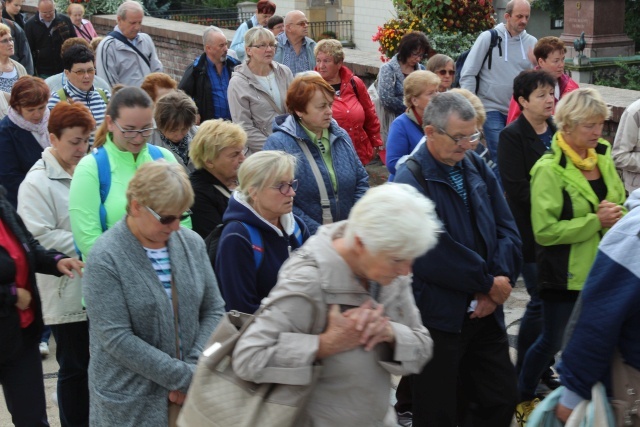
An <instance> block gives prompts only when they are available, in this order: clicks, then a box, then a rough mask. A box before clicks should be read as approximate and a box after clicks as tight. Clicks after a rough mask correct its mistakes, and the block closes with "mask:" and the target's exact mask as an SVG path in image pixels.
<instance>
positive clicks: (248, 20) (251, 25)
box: [245, 18, 253, 30]
mask: <svg viewBox="0 0 640 427" xmlns="http://www.w3.org/2000/svg"><path fill="white" fill-rule="evenodd" d="M245 22H246V23H247V30H250V29H252V28H253V21H252V20H251V18H249V19H247V20H246V21H245Z"/></svg>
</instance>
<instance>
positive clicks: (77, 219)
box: [69, 134, 191, 259]
mask: <svg viewBox="0 0 640 427" xmlns="http://www.w3.org/2000/svg"><path fill="white" fill-rule="evenodd" d="M104 148H105V149H106V150H107V154H108V155H109V164H110V166H111V188H110V190H109V195H108V196H107V200H105V203H104V206H105V209H106V210H107V228H111V227H112V226H113V225H114V224H115V223H116V222H118V221H119V220H120V219H121V218H122V217H123V216H124V215H125V213H126V207H127V197H126V192H127V187H128V185H129V181H131V178H133V175H134V174H135V173H136V170H137V169H138V167H139V166H140V165H142V164H143V163H146V162H150V161H152V160H153V159H152V158H151V155H150V154H149V150H148V149H147V147H146V146H145V147H144V148H143V149H142V151H140V153H139V154H138V157H137V158H136V159H135V160H134V158H133V154H132V153H131V152H129V151H120V150H119V149H118V147H117V146H116V145H115V144H114V143H113V142H112V141H111V135H110V134H109V135H108V136H107V142H105V144H104ZM158 148H160V150H161V151H162V155H163V156H164V158H165V160H166V161H168V162H171V163H175V162H176V158H175V157H174V156H173V154H172V153H171V151H169V150H167V149H165V148H161V147H158ZM99 210H100V182H99V180H98V166H97V164H96V160H95V158H94V156H92V155H91V154H89V155H87V156H85V158H83V159H82V160H81V161H80V163H78V166H76V169H75V171H74V173H73V179H72V180H71V189H70V190H69V217H70V219H71V230H72V232H73V238H74V240H75V243H76V245H77V246H78V249H80V252H82V255H83V256H84V257H85V259H86V257H87V256H88V255H89V251H90V250H91V247H92V246H93V244H94V243H95V242H96V240H97V239H98V237H100V235H101V234H102V227H101V225H100V213H99ZM182 225H184V226H186V227H188V228H191V218H187V219H186V220H185V221H183V222H182Z"/></svg>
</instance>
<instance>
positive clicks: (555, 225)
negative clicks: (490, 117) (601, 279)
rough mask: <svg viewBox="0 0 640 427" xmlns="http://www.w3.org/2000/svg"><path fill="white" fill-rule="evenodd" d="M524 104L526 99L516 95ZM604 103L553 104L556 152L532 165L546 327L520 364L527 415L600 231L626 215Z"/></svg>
mask: <svg viewBox="0 0 640 427" xmlns="http://www.w3.org/2000/svg"><path fill="white" fill-rule="evenodd" d="M519 99H520V101H521V102H522V98H519ZM608 117H609V109H608V108H607V104H606V103H605V102H604V101H603V99H602V97H601V96H600V94H599V93H598V91H596V90H595V89H577V90H575V91H573V92H571V93H570V94H568V95H567V96H565V97H564V98H563V99H562V100H561V101H560V102H559V103H558V108H557V110H556V115H555V121H556V124H557V126H558V132H556V134H555V135H554V137H553V139H552V141H551V152H548V153H547V154H545V155H543V156H542V157H541V158H540V160H538V162H536V164H535V165H534V166H533V168H532V169H531V224H532V226H533V235H534V237H535V241H536V243H537V244H538V245H540V247H539V249H538V251H537V263H538V289H539V292H540V299H541V300H542V319H543V325H542V333H541V335H540V336H539V337H538V339H537V340H536V341H535V343H534V344H533V345H532V346H531V347H530V348H529V351H527V354H526V355H525V357H524V360H523V362H522V368H521V370H520V377H519V381H518V386H519V389H520V400H521V403H520V404H518V407H517V410H516V416H517V417H518V418H519V419H521V420H524V421H526V420H527V418H528V415H529V413H530V412H531V409H532V408H533V407H534V406H535V404H536V401H535V400H534V399H535V389H536V386H537V385H538V382H539V381H540V377H541V376H542V374H543V372H544V371H545V370H546V369H547V367H548V364H549V360H550V359H551V358H552V357H553V356H554V355H555V354H556V353H557V352H558V351H559V350H560V345H561V343H562V336H563V334H564V330H565V327H566V325H567V322H568V320H569V316H570V315H571V312H572V310H573V306H574V304H575V302H576V299H577V298H578V295H579V293H580V291H581V290H582V287H583V286H584V282H585V279H586V277H587V274H588V272H589V270H590V269H591V265H592V264H593V260H594V258H595V255H596V251H597V249H598V244H599V243H600V239H601V238H602V236H603V234H604V233H605V232H606V231H607V230H608V229H609V228H610V227H612V226H613V225H614V224H615V223H616V222H617V221H618V220H619V219H620V218H621V217H622V215H623V213H624V210H623V207H622V203H623V202H624V201H625V198H626V196H625V190H624V186H623V185H622V182H621V181H620V177H619V176H618V173H617V172H616V168H615V166H614V164H613V159H612V158H611V145H609V143H608V142H607V141H605V140H604V139H602V138H601V135H602V128H603V126H604V121H605V120H606V119H607V118H608Z"/></svg>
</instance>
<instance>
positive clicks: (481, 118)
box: [449, 88, 487, 128]
mask: <svg viewBox="0 0 640 427" xmlns="http://www.w3.org/2000/svg"><path fill="white" fill-rule="evenodd" d="M449 92H453V93H459V94H460V95H462V96H464V97H465V98H467V99H468V100H469V102H470V103H471V106H472V107H473V109H474V110H476V123H477V124H478V128H482V126H484V122H485V121H486V120H487V112H486V111H485V109H484V105H482V101H480V98H478V97H477V96H476V95H475V94H473V93H471V91H469V90H467V89H462V88H455V89H451V90H450V91H449Z"/></svg>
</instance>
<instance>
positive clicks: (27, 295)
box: [16, 288, 31, 310]
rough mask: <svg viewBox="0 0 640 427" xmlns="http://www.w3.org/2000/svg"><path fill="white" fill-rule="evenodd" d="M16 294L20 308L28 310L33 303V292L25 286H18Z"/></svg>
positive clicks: (17, 305)
mask: <svg viewBox="0 0 640 427" xmlns="http://www.w3.org/2000/svg"><path fill="white" fill-rule="evenodd" d="M16 296H17V297H18V301H16V307H18V309H19V310H26V309H27V308H29V305H30V304H31V292H29V291H28V290H26V289H24V288H16Z"/></svg>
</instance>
